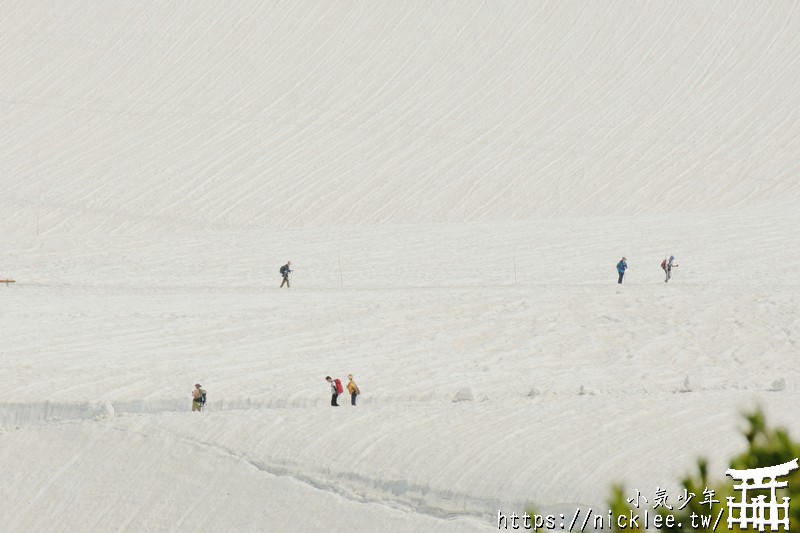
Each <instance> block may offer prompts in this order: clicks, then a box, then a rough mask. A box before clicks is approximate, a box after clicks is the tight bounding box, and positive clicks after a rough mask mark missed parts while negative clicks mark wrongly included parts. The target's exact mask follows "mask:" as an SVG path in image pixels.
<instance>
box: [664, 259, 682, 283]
mask: <svg viewBox="0 0 800 533" xmlns="http://www.w3.org/2000/svg"><path fill="white" fill-rule="evenodd" d="M674 263H675V256H674V255H671V256H669V260H667V259H666V258H664V260H663V261H661V268H662V269H663V270H664V273H665V274H666V278H665V279H664V283H667V282H668V281H669V280H670V279H671V278H672V267H677V266H678V265H676V264H674Z"/></svg>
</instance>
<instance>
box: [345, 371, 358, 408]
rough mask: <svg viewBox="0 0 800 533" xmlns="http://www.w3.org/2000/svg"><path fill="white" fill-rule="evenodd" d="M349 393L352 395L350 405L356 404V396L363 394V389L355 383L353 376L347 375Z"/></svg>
mask: <svg viewBox="0 0 800 533" xmlns="http://www.w3.org/2000/svg"><path fill="white" fill-rule="evenodd" d="M347 379H348V380H349V381H348V382H347V392H349V393H350V405H355V404H356V396H358V395H359V394H361V389H359V388H358V385H356V382H355V381H353V374H347Z"/></svg>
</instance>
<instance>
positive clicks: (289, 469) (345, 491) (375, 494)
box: [115, 427, 528, 520]
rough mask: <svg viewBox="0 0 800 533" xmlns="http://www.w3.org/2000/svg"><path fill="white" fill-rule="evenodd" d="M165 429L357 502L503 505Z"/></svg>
mask: <svg viewBox="0 0 800 533" xmlns="http://www.w3.org/2000/svg"><path fill="white" fill-rule="evenodd" d="M115 429H117V430H118V431H123V432H125V433H135V434H136V435H139V436H141V437H144V438H149V437H152V436H153V434H151V433H143V432H141V431H136V430H131V429H128V428H119V427H117V428H115ZM164 433H168V434H169V435H171V436H172V437H173V438H175V440H177V441H180V442H183V443H186V444H188V445H190V446H194V447H196V448H199V449H201V450H207V451H212V452H215V453H219V454H222V455H224V456H227V457H230V458H231V459H234V460H236V461H241V462H243V463H246V464H247V465H249V466H251V467H253V468H255V469H256V470H258V471H260V472H262V473H264V474H266V475H270V476H274V477H289V478H291V479H294V480H296V481H297V482H299V483H302V484H304V485H308V486H310V487H312V488H314V489H317V490H320V491H325V492H328V493H331V494H335V495H337V496H339V497H342V498H345V499H347V500H350V501H353V502H357V503H370V504H375V505H382V506H385V507H389V508H392V509H396V510H401V511H407V512H412V513H415V514H420V515H425V516H429V517H431V518H435V519H439V520H452V519H458V518H472V519H479V520H486V519H487V517H488V516H489V515H490V514H491V513H493V512H494V510H495V509H498V508H499V507H498V506H502V505H501V502H499V501H496V500H483V499H477V498H475V497H473V496H470V495H468V494H464V493H457V492H453V491H446V492H444V491H441V490H437V489H436V488H430V487H428V486H422V485H419V484H417V483H413V482H410V481H408V480H405V479H382V478H377V477H370V476H365V475H362V474H359V473H356V472H352V471H340V472H335V471H331V470H330V469H327V468H315V467H313V466H311V465H308V464H301V463H298V462H293V461H286V460H281V461H273V460H271V459H269V460H270V461H273V462H271V463H268V462H267V461H265V460H264V459H263V458H260V457H252V456H250V455H248V454H246V453H244V452H241V451H236V450H233V449H231V448H228V447H227V446H222V445H219V444H215V443H212V442H208V441H204V440H199V439H196V438H189V437H185V436H181V435H178V434H176V433H174V432H171V431H164ZM448 504H449V505H448ZM527 504H528V502H518V504H517V505H518V506H519V508H525V506H526V505H527Z"/></svg>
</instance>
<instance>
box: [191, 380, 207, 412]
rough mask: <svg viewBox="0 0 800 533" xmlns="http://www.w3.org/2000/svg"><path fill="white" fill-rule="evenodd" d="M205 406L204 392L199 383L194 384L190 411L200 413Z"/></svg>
mask: <svg viewBox="0 0 800 533" xmlns="http://www.w3.org/2000/svg"><path fill="white" fill-rule="evenodd" d="M205 405H206V391H205V389H203V388H202V387H201V386H200V384H199V383H195V384H194V390H193V391H192V411H198V412H199V411H202V410H203V407H204V406H205Z"/></svg>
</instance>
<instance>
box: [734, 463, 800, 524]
mask: <svg viewBox="0 0 800 533" xmlns="http://www.w3.org/2000/svg"><path fill="white" fill-rule="evenodd" d="M792 470H797V459H795V460H793V461H789V462H788V463H783V464H781V465H775V466H767V467H764V468H748V469H747V470H734V469H732V468H729V469H728V470H726V471H725V475H728V476H730V477H732V478H733V479H735V480H738V481H741V483H740V484H738V485H734V486H733V488H734V489H735V490H740V491H742V499H741V501H739V502H736V501H734V500H735V499H734V497H733V496H728V529H731V528H732V527H733V525H734V524H738V525H739V529H740V530H742V529H751V528H750V526H751V525H752V526H753V528H752V529H754V530H757V531H764V530H765V528H766V526H769V528H770V531H778V530H779V528H780V526H783V530H784V531H789V498H786V497H784V498H783V499H782V503H778V499H777V497H776V494H775V491H777V490H778V489H782V488H784V487H786V486H787V485H788V484H789V482H788V481H778V478H780V477H785V476H788V475H789V472H791V471H792ZM765 480H767V481H766V482H765ZM748 490H751V491H769V501H766V498H767V497H766V496H765V495H764V494H760V495H758V496H757V497H752V496H751V497H750V502H749V503H748V501H747V500H748V494H747V491H748ZM736 510H738V511H739V512H738V515H737V513H736Z"/></svg>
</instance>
